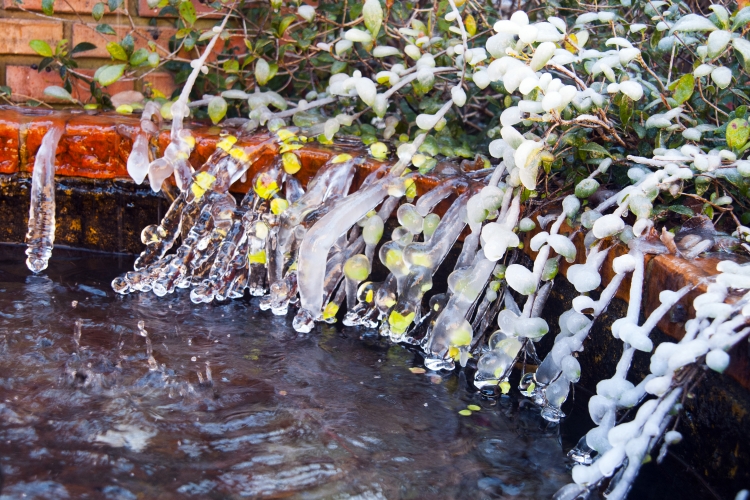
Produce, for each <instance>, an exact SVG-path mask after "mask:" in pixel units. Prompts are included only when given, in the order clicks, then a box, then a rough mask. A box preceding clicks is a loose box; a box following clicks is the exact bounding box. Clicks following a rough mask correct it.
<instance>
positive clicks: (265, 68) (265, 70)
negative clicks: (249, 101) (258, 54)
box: [255, 59, 271, 85]
mask: <svg viewBox="0 0 750 500" xmlns="http://www.w3.org/2000/svg"><path fill="white" fill-rule="evenodd" d="M270 79H271V67H270V66H269V65H268V62H266V60H265V59H258V60H257V61H256V62H255V81H256V82H257V83H258V85H265V84H266V83H268V80H270Z"/></svg>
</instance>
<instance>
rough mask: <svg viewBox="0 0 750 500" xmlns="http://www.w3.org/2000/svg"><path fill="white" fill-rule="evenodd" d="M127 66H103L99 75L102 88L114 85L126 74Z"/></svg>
mask: <svg viewBox="0 0 750 500" xmlns="http://www.w3.org/2000/svg"><path fill="white" fill-rule="evenodd" d="M125 66H126V65H125V64H115V65H113V66H103V67H102V68H100V69H101V71H99V72H98V73H99V74H98V75H97V76H98V81H99V83H100V84H101V86H102V87H106V86H108V85H112V84H113V83H115V82H116V81H117V80H119V79H120V77H121V76H122V75H123V73H125Z"/></svg>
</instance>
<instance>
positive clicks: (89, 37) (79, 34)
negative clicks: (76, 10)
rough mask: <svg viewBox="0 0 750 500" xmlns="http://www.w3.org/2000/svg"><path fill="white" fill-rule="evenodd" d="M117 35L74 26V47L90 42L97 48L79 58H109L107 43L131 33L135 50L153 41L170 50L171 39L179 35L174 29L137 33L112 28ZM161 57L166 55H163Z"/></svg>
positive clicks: (128, 28) (141, 29) (116, 27)
mask: <svg viewBox="0 0 750 500" xmlns="http://www.w3.org/2000/svg"><path fill="white" fill-rule="evenodd" d="M112 28H113V29H114V30H115V32H116V33H117V35H102V34H101V33H99V32H97V31H96V30H95V29H94V28H93V27H91V26H87V25H84V24H77V23H76V24H73V45H74V46H75V45H78V44H79V43H81V42H89V43H93V44H94V45H96V48H95V49H93V50H89V51H87V52H82V53H81V54H79V55H78V56H77V57H79V58H82V57H88V58H101V57H106V58H109V57H110V55H109V52H107V48H106V45H107V42H119V41H121V40H122V39H123V38H124V37H125V36H126V35H127V34H128V33H131V35H132V37H133V40H134V41H135V48H136V50H137V49H140V48H146V47H148V42H149V41H153V42H155V43H156V44H157V45H159V46H160V47H163V48H164V49H165V50H169V39H170V38H171V37H172V36H174V34H175V33H177V30H175V29H172V28H148V27H142V28H137V29H136V30H135V31H133V30H132V28H131V27H130V26H112ZM160 55H162V56H163V55H164V53H161V54H160Z"/></svg>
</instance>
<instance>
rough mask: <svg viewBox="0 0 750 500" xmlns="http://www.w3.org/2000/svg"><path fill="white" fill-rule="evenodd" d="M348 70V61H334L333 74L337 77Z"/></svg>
mask: <svg viewBox="0 0 750 500" xmlns="http://www.w3.org/2000/svg"><path fill="white" fill-rule="evenodd" d="M345 69H346V61H333V64H332V65H331V74H332V75H337V74H339V73H341V72H343V71H344V70H345Z"/></svg>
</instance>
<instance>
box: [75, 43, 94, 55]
mask: <svg viewBox="0 0 750 500" xmlns="http://www.w3.org/2000/svg"><path fill="white" fill-rule="evenodd" d="M95 48H96V45H94V44H93V43H89V42H81V43H79V44H78V45H76V46H75V47H73V50H71V51H70V55H74V54H79V53H81V52H87V51H89V50H94V49H95Z"/></svg>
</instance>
